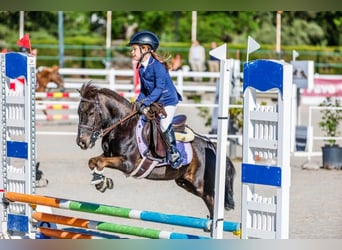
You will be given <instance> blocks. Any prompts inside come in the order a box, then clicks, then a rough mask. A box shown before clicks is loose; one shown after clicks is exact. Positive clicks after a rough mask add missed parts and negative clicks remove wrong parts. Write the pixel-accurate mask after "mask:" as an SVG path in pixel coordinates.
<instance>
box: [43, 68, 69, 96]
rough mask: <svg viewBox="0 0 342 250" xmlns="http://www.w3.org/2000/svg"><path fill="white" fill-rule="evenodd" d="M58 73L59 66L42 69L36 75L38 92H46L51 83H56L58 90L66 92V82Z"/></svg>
mask: <svg viewBox="0 0 342 250" xmlns="http://www.w3.org/2000/svg"><path fill="white" fill-rule="evenodd" d="M58 71H59V67H58V66H57V65H54V66H52V67H40V68H39V69H38V71H37V74H36V79H37V88H36V92H46V89H47V85H48V83H49V82H54V83H56V84H57V87H58V88H60V89H61V90H64V81H63V78H62V76H61V75H60V74H59V72H58Z"/></svg>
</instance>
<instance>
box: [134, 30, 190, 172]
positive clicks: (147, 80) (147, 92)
mask: <svg viewBox="0 0 342 250" xmlns="http://www.w3.org/2000/svg"><path fill="white" fill-rule="evenodd" d="M128 45H129V46H131V47H132V52H131V53H132V59H133V60H135V61H137V62H138V67H139V76H140V83H141V86H140V93H139V95H138V97H137V99H136V104H137V110H138V111H139V112H140V113H142V114H146V113H147V112H148V110H149V106H150V105H151V104H152V103H153V102H159V103H161V104H162V105H164V109H165V112H166V114H167V116H166V117H162V118H161V119H160V128H161V131H162V133H163V137H164V138H165V140H166V143H167V145H168V146H169V149H168V152H167V153H168V159H169V161H170V163H171V166H172V167H173V168H174V169H178V168H180V167H181V166H182V162H183V156H182V155H181V153H180V152H179V150H178V149H177V146H176V137H175V133H174V130H173V127H172V120H173V117H174V115H175V113H176V108H177V104H178V102H179V101H182V96H181V95H180V94H179V93H178V92H177V89H176V87H175V85H174V84H173V82H172V79H171V77H170V74H169V65H168V63H167V61H165V59H164V58H162V57H161V56H159V55H158V54H156V50H157V49H158V46H159V39H158V37H157V36H156V35H155V34H154V33H152V32H150V31H141V32H138V33H136V34H134V35H133V36H132V37H131V39H130V41H129V43H128Z"/></svg>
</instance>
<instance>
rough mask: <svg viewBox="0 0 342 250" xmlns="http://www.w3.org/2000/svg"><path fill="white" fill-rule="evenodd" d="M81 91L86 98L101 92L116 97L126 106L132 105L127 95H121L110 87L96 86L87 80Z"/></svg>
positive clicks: (93, 96)
mask: <svg viewBox="0 0 342 250" xmlns="http://www.w3.org/2000/svg"><path fill="white" fill-rule="evenodd" d="M79 92H80V95H81V97H82V98H85V99H93V98H95V96H96V95H97V94H98V93H101V94H103V95H106V96H109V97H110V98H112V99H115V100H116V101H118V102H120V103H122V104H124V105H126V106H129V107H131V106H132V104H131V103H130V102H129V101H128V100H127V99H126V98H125V97H123V96H121V95H119V94H118V93H117V92H115V91H113V90H111V89H108V88H99V87H97V86H95V85H94V84H93V83H92V82H87V83H85V84H83V86H82V88H81V89H80V91H79Z"/></svg>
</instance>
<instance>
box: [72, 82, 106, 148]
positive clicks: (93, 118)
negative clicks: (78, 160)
mask: <svg viewBox="0 0 342 250" xmlns="http://www.w3.org/2000/svg"><path fill="white" fill-rule="evenodd" d="M79 93H80V96H81V99H80V104H79V106H78V110H77V113H78V117H79V121H78V133H77V138H76V143H77V145H78V146H80V148H81V149H88V148H92V147H93V146H94V145H95V142H96V140H97V138H98V136H99V134H100V133H101V128H102V125H101V120H102V117H101V116H102V111H101V107H100V101H99V97H98V89H97V88H96V87H95V86H94V85H92V84H91V83H90V82H89V83H85V84H84V85H83V86H82V88H81V89H80V90H79Z"/></svg>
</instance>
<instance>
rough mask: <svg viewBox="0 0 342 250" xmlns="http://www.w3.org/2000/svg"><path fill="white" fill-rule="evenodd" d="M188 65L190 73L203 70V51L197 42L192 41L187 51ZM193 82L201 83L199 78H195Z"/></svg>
mask: <svg viewBox="0 0 342 250" xmlns="http://www.w3.org/2000/svg"><path fill="white" fill-rule="evenodd" d="M189 63H190V66H191V70H192V71H196V72H200V71H204V70H205V49H204V47H203V46H202V45H201V44H200V43H199V41H198V40H195V41H193V43H192V45H191V47H190V51H189ZM194 80H195V81H199V82H201V81H202V78H201V77H195V78H194Z"/></svg>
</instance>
